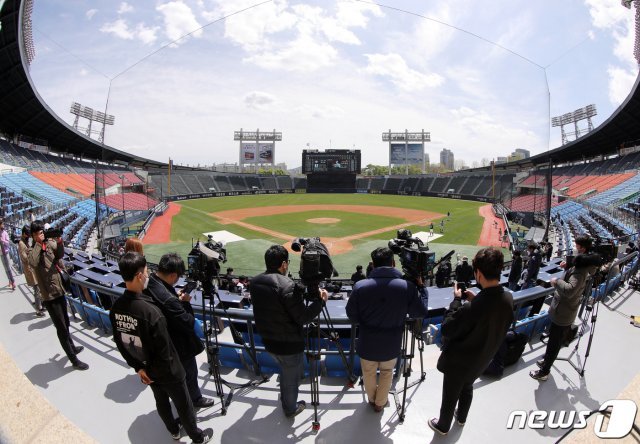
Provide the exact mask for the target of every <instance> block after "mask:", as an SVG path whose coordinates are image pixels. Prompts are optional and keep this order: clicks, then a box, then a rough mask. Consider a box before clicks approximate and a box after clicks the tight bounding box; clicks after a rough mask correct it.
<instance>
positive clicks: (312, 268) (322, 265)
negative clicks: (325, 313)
mask: <svg viewBox="0 0 640 444" xmlns="http://www.w3.org/2000/svg"><path fill="white" fill-rule="evenodd" d="M291 249H292V250H293V251H295V252H300V251H302V254H301V255H300V280H302V283H303V284H305V285H309V284H317V283H318V282H320V281H322V280H325V279H331V278H332V277H336V276H338V272H337V271H336V269H335V268H333V262H331V256H329V250H328V249H327V247H326V246H325V244H323V243H322V242H320V238H319V237H308V238H302V237H299V238H296V239H294V240H293V241H292V242H291Z"/></svg>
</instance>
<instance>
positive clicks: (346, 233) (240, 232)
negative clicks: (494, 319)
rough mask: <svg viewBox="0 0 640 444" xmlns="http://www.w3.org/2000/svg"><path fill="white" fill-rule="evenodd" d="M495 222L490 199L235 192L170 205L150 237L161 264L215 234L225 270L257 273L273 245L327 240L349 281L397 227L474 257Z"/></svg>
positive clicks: (152, 255) (149, 246)
mask: <svg viewBox="0 0 640 444" xmlns="http://www.w3.org/2000/svg"><path fill="white" fill-rule="evenodd" d="M447 213H450V216H449V217H447ZM441 222H443V224H442V227H441ZM495 222H498V223H499V220H498V219H497V218H494V217H493V215H492V214H491V211H490V206H488V207H487V204H486V203H478V202H470V201H463V200H453V199H440V198H429V197H415V196H391V195H373V194H371V195H370V194H278V195H255V196H236V197H224V198H210V199H196V200H190V201H183V202H180V203H171V204H170V207H169V209H168V210H167V211H166V212H165V214H164V215H163V216H160V217H157V218H156V219H155V220H154V222H153V223H152V225H151V227H150V229H149V230H148V232H147V235H146V236H145V238H144V240H143V242H144V244H145V255H146V256H147V258H148V259H149V260H150V261H151V262H156V263H157V262H158V260H159V258H160V256H161V255H162V254H164V253H167V252H170V251H176V252H178V253H179V254H181V255H182V256H183V257H184V258H185V259H186V255H187V254H188V253H189V251H190V249H191V245H192V241H195V240H197V239H200V240H205V239H206V238H207V236H206V234H207V233H213V238H214V239H215V240H219V241H223V242H224V243H225V244H226V249H227V256H228V261H227V263H226V264H223V265H222V269H223V272H224V270H225V269H226V267H229V266H230V267H233V268H234V273H235V274H238V275H239V274H246V275H255V274H257V273H260V272H262V271H264V259H263V257H264V252H265V250H266V249H267V248H268V247H269V246H270V245H273V244H280V245H285V246H287V247H288V246H289V245H290V242H291V240H292V239H294V238H296V237H320V238H321V240H322V242H324V243H325V244H326V245H327V246H328V248H329V251H330V253H331V256H332V259H333V263H334V266H335V268H336V269H337V270H338V272H339V273H340V277H344V278H348V277H350V276H351V273H353V272H354V271H355V266H356V265H358V264H361V265H363V266H365V267H366V265H367V264H368V263H369V261H370V256H369V255H370V253H371V251H372V250H373V249H374V248H376V247H379V246H384V245H386V244H387V242H388V240H389V239H392V238H394V237H396V232H397V230H398V229H402V228H407V229H409V230H411V232H412V233H414V234H416V233H421V234H420V236H421V237H422V238H423V240H425V241H426V242H427V243H428V245H429V248H430V249H431V250H432V251H435V252H436V258H439V257H441V256H442V255H444V254H446V253H448V252H449V251H451V250H455V251H456V253H459V254H460V255H468V256H473V254H475V252H476V251H477V250H478V248H479V246H480V245H483V246H484V245H496V246H499V245H500V243H499V242H498V241H497V240H498V229H499V228H498V227H500V228H502V227H501V225H496V223H495ZM431 223H433V226H434V230H433V231H434V235H433V236H431V235H430V225H431ZM441 231H442V232H441ZM494 231H495V233H494ZM298 268H299V254H296V253H292V254H291V266H290V269H291V270H292V271H297V270H298Z"/></svg>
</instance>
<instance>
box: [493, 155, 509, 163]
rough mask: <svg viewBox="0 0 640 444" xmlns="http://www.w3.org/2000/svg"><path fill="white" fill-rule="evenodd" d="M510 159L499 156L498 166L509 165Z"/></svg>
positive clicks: (497, 159)
mask: <svg viewBox="0 0 640 444" xmlns="http://www.w3.org/2000/svg"><path fill="white" fill-rule="evenodd" d="M508 161H509V159H508V158H507V157H506V156H499V157H498V158H496V165H500V164H501V163H507V162H508Z"/></svg>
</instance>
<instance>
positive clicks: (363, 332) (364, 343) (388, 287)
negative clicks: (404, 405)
mask: <svg viewBox="0 0 640 444" xmlns="http://www.w3.org/2000/svg"><path fill="white" fill-rule="evenodd" d="M371 259H372V260H373V270H372V271H371V274H370V275H369V277H368V278H367V279H363V280H361V281H358V282H357V283H356V284H355V286H354V287H353V291H352V292H351V296H350V297H349V302H347V316H348V317H349V319H350V320H351V322H354V323H357V324H359V333H358V343H357V352H358V355H360V361H361V364H362V379H363V381H364V389H365V392H366V393H367V398H368V401H369V404H370V405H371V406H372V407H373V409H374V410H375V411H376V412H381V411H382V409H383V408H384V406H385V405H386V404H387V398H388V396H389V389H390V388H391V378H392V377H393V368H394V367H395V365H396V359H397V358H398V355H399V354H400V347H401V343H402V333H403V330H404V324H405V321H406V319H407V315H409V316H410V317H412V318H424V317H425V316H427V300H428V295H427V292H426V290H425V289H424V286H423V284H422V280H421V279H420V280H419V281H418V282H417V283H413V282H409V281H408V280H405V279H403V278H402V273H401V272H400V271H398V270H397V269H396V268H395V261H394V260H393V252H392V251H391V250H390V249H389V248H386V247H381V248H376V249H375V250H373V252H372V253H371ZM416 284H417V285H416ZM378 370H380V380H379V382H376V373H377V371H378Z"/></svg>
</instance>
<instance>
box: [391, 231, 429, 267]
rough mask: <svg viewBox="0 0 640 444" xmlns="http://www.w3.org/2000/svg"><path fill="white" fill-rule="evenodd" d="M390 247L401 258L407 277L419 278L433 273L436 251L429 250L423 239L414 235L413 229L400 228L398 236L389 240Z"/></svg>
mask: <svg viewBox="0 0 640 444" xmlns="http://www.w3.org/2000/svg"><path fill="white" fill-rule="evenodd" d="M389 249H390V250H391V251H393V253H394V254H397V255H398V257H399V258H400V264H401V265H402V272H403V273H404V274H405V277H407V278H409V279H412V280H417V279H418V278H422V279H425V278H426V277H430V276H432V275H433V269H434V268H435V265H436V253H435V252H431V251H429V247H428V246H425V245H424V243H423V242H422V240H421V239H419V238H417V237H412V235H411V231H409V230H407V229H404V230H398V233H397V238H396V239H391V240H390V241H389Z"/></svg>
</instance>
